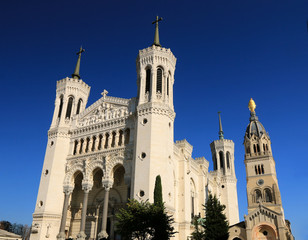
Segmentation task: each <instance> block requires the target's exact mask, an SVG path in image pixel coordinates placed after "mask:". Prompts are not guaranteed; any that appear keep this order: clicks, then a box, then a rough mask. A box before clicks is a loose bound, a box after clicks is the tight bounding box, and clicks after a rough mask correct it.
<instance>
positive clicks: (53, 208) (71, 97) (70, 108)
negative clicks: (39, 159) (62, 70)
mask: <svg viewBox="0 0 308 240" xmlns="http://www.w3.org/2000/svg"><path fill="white" fill-rule="evenodd" d="M82 52H83V49H82V48H81V49H80V51H79V52H78V53H77V54H78V60H77V64H76V69H75V72H74V74H72V78H68V77H67V78H64V79H62V80H59V81H58V82H57V90H56V100H55V109H54V114H53V119H52V123H51V126H50V129H49V131H48V142H47V148H46V154H45V159H44V165H43V170H42V175H41V180H40V186H39V191H38V196H37V201H36V205H35V211H34V213H33V224H32V233H36V234H31V240H35V239H38V240H42V239H48V238H49V236H55V235H57V233H58V232H59V227H60V220H61V215H62V207H63V199H64V198H63V190H64V189H63V188H62V187H61V186H63V180H64V176H65V165H66V158H67V155H68V153H69V147H70V131H69V130H70V128H71V126H72V119H73V118H74V116H75V115H76V114H79V113H80V112H82V111H83V110H84V109H85V106H86V104H87V101H88V96H89V92H90V87H89V86H88V85H87V84H86V83H84V82H83V81H82V80H81V79H80V76H79V68H80V57H81V53H82ZM67 190H69V189H66V191H67Z"/></svg>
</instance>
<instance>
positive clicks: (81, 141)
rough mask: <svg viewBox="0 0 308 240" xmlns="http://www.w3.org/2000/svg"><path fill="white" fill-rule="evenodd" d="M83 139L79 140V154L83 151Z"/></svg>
mask: <svg viewBox="0 0 308 240" xmlns="http://www.w3.org/2000/svg"><path fill="white" fill-rule="evenodd" d="M83 142H84V141H83V139H80V149H79V154H81V153H82V149H83Z"/></svg>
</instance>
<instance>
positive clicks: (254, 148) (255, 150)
mask: <svg viewBox="0 0 308 240" xmlns="http://www.w3.org/2000/svg"><path fill="white" fill-rule="evenodd" d="M253 152H254V153H256V152H257V148H256V144H254V145H253Z"/></svg>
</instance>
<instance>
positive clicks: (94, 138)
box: [91, 136, 96, 152]
mask: <svg viewBox="0 0 308 240" xmlns="http://www.w3.org/2000/svg"><path fill="white" fill-rule="evenodd" d="M95 144H96V137H95V136H93V137H92V147H91V151H92V152H94V151H95Z"/></svg>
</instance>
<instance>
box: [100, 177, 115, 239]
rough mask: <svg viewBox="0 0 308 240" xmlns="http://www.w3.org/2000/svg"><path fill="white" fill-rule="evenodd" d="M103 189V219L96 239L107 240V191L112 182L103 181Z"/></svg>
mask: <svg viewBox="0 0 308 240" xmlns="http://www.w3.org/2000/svg"><path fill="white" fill-rule="evenodd" d="M102 184H103V187H104V188H105V197H104V208H103V219H102V230H101V232H100V233H99V234H98V239H99V240H101V239H107V238H108V233H107V231H106V230H107V217H108V202H109V191H110V188H111V187H112V185H113V181H111V180H109V179H107V180H103V182H102Z"/></svg>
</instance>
